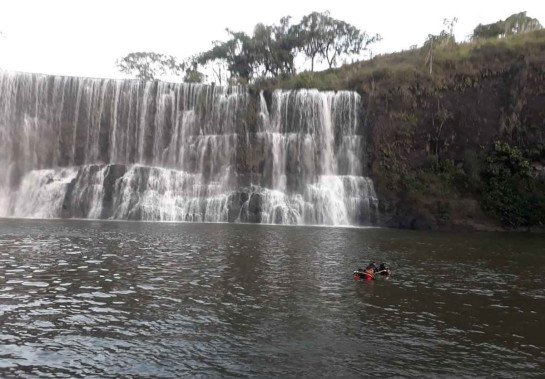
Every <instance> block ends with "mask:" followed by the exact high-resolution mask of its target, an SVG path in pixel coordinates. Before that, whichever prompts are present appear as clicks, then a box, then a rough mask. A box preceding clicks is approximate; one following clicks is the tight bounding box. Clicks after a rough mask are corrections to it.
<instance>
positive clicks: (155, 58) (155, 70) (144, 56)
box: [116, 52, 187, 81]
mask: <svg viewBox="0 0 545 379" xmlns="http://www.w3.org/2000/svg"><path fill="white" fill-rule="evenodd" d="M116 65H117V67H118V68H119V71H121V72H122V73H125V74H128V75H132V76H135V77H136V78H138V79H141V80H145V81H151V80H154V79H156V78H157V77H158V76H162V75H167V74H173V75H179V74H181V73H183V72H184V70H185V69H186V68H187V65H186V63H179V62H178V61H177V60H176V58H174V57H173V56H171V55H164V54H158V53H153V52H137V53H130V54H128V55H126V56H125V57H123V58H121V59H119V60H118V61H117V62H116Z"/></svg>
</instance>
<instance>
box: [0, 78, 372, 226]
mask: <svg viewBox="0 0 545 379" xmlns="http://www.w3.org/2000/svg"><path fill="white" fill-rule="evenodd" d="M361 109H362V107H361V103H360V98H359V95H358V94H356V93H354V92H348V91H340V92H336V93H335V92H319V91H316V90H301V91H280V90H277V91H274V92H273V93H272V95H271V97H270V98H269V104H267V101H266V99H265V96H264V94H263V93H261V94H260V95H259V96H258V97H254V96H253V95H251V94H250V93H249V91H248V90H247V89H246V88H244V87H218V86H209V85H200V84H173V83H164V82H158V81H156V82H147V83H146V82H141V81H136V80H108V79H90V78H75V77H60V76H47V75H38V74H23V73H9V72H0V176H1V177H2V178H3V180H2V181H0V216H8V217H78V218H105V219H130V220H165V221H175V220H179V221H207V222H226V221H231V222H232V221H240V222H263V223H283V224H327V225H350V224H369V223H371V222H372V220H373V217H374V212H375V209H376V195H375V192H374V189H373V183H372V181H371V179H369V178H367V177H365V176H363V169H364V167H365V164H364V163H365V162H363V157H364V153H363V152H364V149H365V146H364V142H365V141H364V137H363V130H362V128H363V126H362V124H361V121H360V120H361Z"/></svg>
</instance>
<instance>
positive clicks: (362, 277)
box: [354, 270, 375, 282]
mask: <svg viewBox="0 0 545 379" xmlns="http://www.w3.org/2000/svg"><path fill="white" fill-rule="evenodd" d="M374 279H375V275H374V274H371V273H370V272H365V271H363V270H362V271H360V270H356V271H354V280H355V281H356V282H369V281H371V280H374Z"/></svg>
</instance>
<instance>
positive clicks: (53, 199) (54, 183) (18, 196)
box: [10, 168, 78, 218]
mask: <svg viewBox="0 0 545 379" xmlns="http://www.w3.org/2000/svg"><path fill="white" fill-rule="evenodd" d="M77 173H78V171H77V169H74V168H66V169H60V170H33V171H30V172H29V173H28V174H27V175H25V176H24V178H23V181H22V183H21V185H20V189H19V191H17V193H15V194H14V193H12V194H11V199H10V202H11V208H12V209H13V210H12V212H11V216H14V217H35V218H54V217H59V214H60V212H61V208H62V204H63V201H64V197H65V194H66V190H67V188H68V185H69V184H70V182H71V181H72V180H73V179H75V178H76V175H77Z"/></svg>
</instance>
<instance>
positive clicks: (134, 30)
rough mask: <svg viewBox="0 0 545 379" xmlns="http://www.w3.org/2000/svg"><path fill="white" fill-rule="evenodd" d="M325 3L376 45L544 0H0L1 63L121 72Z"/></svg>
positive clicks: (541, 6)
mask: <svg viewBox="0 0 545 379" xmlns="http://www.w3.org/2000/svg"><path fill="white" fill-rule="evenodd" d="M326 10H328V11H330V12H331V15H332V16H333V17H335V18H337V19H341V20H344V21H347V22H349V23H351V24H353V25H355V26H356V27H358V28H360V29H361V30H365V31H366V32H368V33H369V34H374V33H379V34H380V35H381V36H382V37H383V40H382V41H381V42H379V43H378V44H376V45H374V46H373V54H379V53H388V52H393V51H400V50H403V49H408V48H409V47H410V46H411V45H421V44H422V43H423V42H424V40H425V39H426V36H427V35H428V34H429V33H434V34H437V33H439V32H440V31H441V30H442V29H443V19H445V18H448V19H451V18H453V17H457V18H458V23H457V24H456V26H455V29H454V31H455V36H456V39H457V40H458V41H461V40H464V39H467V37H468V35H470V34H471V32H472V31H473V28H474V27H475V26H476V25H477V24H479V23H491V22H495V21H497V20H499V19H505V18H506V17H508V16H509V15H511V14H513V13H518V12H521V11H527V12H528V16H530V17H535V18H537V19H538V20H539V21H540V22H541V23H542V24H543V25H545V0H518V1H512V0H511V1H504V0H494V1H490V0H455V1H438V0H435V1H428V0H421V1H419V0H413V1H407V0H398V1H394V0H381V1H377V0H373V1H367V0H351V1H348V0H329V1H323V0H312V1H304V0H299V1H298V0H273V1H258V0H254V1H248V0H224V1H207V0H200V1H199V0H197V1H194V0H193V1H188V2H185V1H181V0H179V1H174V0H152V1H138V0H131V1H129V0H92V1H85V0H48V1H45V0H0V31H1V32H2V35H1V36H0V68H2V69H5V70H12V71H27V72H39V73H46V74H57V75H74V76H89V77H106V78H123V77H126V76H125V75H123V74H121V73H119V72H118V70H117V68H116V66H115V62H116V60H117V59H118V58H120V57H122V56H124V55H126V54H128V53H130V52H136V51H154V52H158V53H163V54H170V55H174V56H176V57H178V58H180V59H183V58H185V57H188V56H191V55H194V54H196V53H198V52H201V51H205V50H207V49H209V48H210V47H211V46H212V41H215V40H224V39H225V38H226V36H227V35H226V32H225V28H229V29H231V30H237V31H238V30H240V31H245V32H247V33H251V31H252V30H253V27H254V25H255V24H256V23H258V22H263V23H265V24H273V23H277V22H278V20H279V19H280V18H281V17H283V16H286V15H290V16H292V20H293V22H298V21H299V20H300V18H301V17H302V16H303V15H305V14H308V13H310V12H313V11H319V12H322V11H326Z"/></svg>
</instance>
